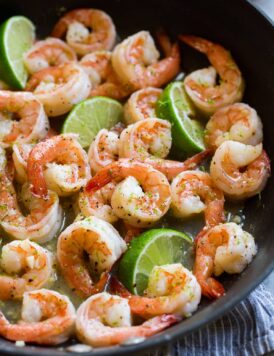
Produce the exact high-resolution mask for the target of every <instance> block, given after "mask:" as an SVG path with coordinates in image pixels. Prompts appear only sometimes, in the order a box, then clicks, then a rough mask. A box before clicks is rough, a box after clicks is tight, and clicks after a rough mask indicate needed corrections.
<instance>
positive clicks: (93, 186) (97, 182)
mask: <svg viewBox="0 0 274 356" xmlns="http://www.w3.org/2000/svg"><path fill="white" fill-rule="evenodd" d="M110 166H111V164H110ZM107 167H108V166H107ZM107 167H106V168H107ZM112 179H113V170H112V169H111V167H110V168H109V169H103V170H101V171H100V172H98V173H97V174H96V175H95V176H94V177H92V178H91V179H90V181H89V182H88V183H87V186H86V192H88V193H92V192H93V193H94V192H96V191H97V190H99V189H101V188H103V187H104V186H105V185H107V184H108V183H110V182H111V180H112Z"/></svg>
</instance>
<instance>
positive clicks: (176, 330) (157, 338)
mask: <svg viewBox="0 0 274 356" xmlns="http://www.w3.org/2000/svg"><path fill="white" fill-rule="evenodd" d="M238 1H239V2H240V3H241V4H242V5H243V6H247V7H248V8H249V11H253V12H254V13H256V14H257V15H258V16H260V17H261V19H262V20H263V21H264V24H265V26H268V27H269V31H272V32H273V36H274V20H272V19H271V18H270V17H269V16H268V14H267V13H266V12H264V11H263V10H262V9H261V8H260V7H259V6H258V5H257V4H256V3H253V2H251V0H238ZM273 270H274V259H273V261H272V262H271V263H270V264H269V265H268V267H267V268H266V269H265V270H264V271H263V272H262V273H261V275H260V276H258V277H257V278H255V279H254V281H253V282H251V283H250V284H249V285H248V286H247V287H245V288H244V289H243V290H241V291H240V292H238V294H237V295H234V296H233V298H231V299H230V300H228V301H227V302H226V303H225V304H224V305H222V307H221V308H219V305H221V304H222V299H223V298H220V299H218V300H216V301H215V302H214V306H216V308H213V309H212V310H211V314H210V316H207V317H206V319H205V318H204V319H203V314H204V313H205V310H201V311H200V312H199V315H200V318H199V319H198V320H194V322H192V323H191V325H190V327H188V326H185V324H186V322H187V321H188V320H191V319H192V318H190V319H185V320H184V322H180V323H178V324H176V325H174V326H172V327H170V328H168V329H166V330H164V331H163V332H161V333H159V334H156V335H154V336H151V337H149V338H147V339H146V340H145V341H144V342H141V343H139V344H135V345H127V346H120V345H117V346H113V347H108V348H98V349H95V348H94V349H93V350H92V351H89V352H84V353H79V352H68V351H66V350H65V349H63V348H62V346H61V347H58V346H56V347H52V348H44V349H43V348H42V347H41V346H27V348H26V347H22V348H20V347H17V346H15V343H12V342H10V343H9V341H8V340H5V339H4V338H0V342H1V340H4V341H6V342H7V343H8V344H5V345H1V344H0V355H35V356H37V353H39V354H41V356H54V355H56V356H59V355H60V356H62V355H78V356H79V355H80V354H83V355H99V356H101V355H110V356H111V355H128V354H136V353H137V352H138V353H139V352H141V351H145V350H146V351H153V350H154V349H155V348H157V347H158V348H159V346H169V344H170V343H171V342H173V341H175V340H177V339H179V338H180V337H181V338H182V337H185V336H187V335H189V334H191V333H192V332H195V331H197V330H198V329H201V328H203V327H205V326H206V325H210V324H212V323H213V322H214V321H215V320H217V319H220V318H221V317H222V316H224V315H225V314H226V313H228V312H229V311H230V310H232V308H233V307H235V306H236V305H237V304H239V303H240V302H241V301H242V300H244V299H245V298H246V297H247V296H248V295H249V294H250V293H251V292H252V291H253V290H254V289H255V288H256V287H257V286H258V285H259V284H261V283H262V282H263V281H264V280H265V279H266V277H267V276H268V275H269V274H270V273H271V272H272V271H273ZM206 309H207V308H206ZM207 313H208V311H207V312H206V314H207ZM184 329H185V330H184ZM3 346H4V347H5V348H6V349H3V348H2V347H3ZM7 348H8V349H7ZM149 349H150V350H149Z"/></svg>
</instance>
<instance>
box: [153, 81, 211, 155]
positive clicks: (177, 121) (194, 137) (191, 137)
mask: <svg viewBox="0 0 274 356" xmlns="http://www.w3.org/2000/svg"><path fill="white" fill-rule="evenodd" d="M156 113H157V117H160V118H161V119H165V120H168V121H170V122H171V124H172V139H173V142H174V145H175V146H176V147H177V148H178V149H180V150H182V151H183V152H185V153H186V154H193V153H197V152H200V151H203V150H204V149H205V145H204V140H203V136H204V130H203V127H202V125H201V124H200V123H199V122H198V121H197V120H194V119H193V117H195V110H194V107H193V105H192V103H191V102H190V99H189V98H188V97H187V94H186V92H185V90H184V85H183V83H182V82H174V83H171V84H169V85H168V86H167V87H166V88H165V89H164V91H163V93H162V95H161V97H160V99H159V100H158V102H157V106H156Z"/></svg>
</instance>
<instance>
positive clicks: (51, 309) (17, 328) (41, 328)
mask: <svg viewBox="0 0 274 356" xmlns="http://www.w3.org/2000/svg"><path fill="white" fill-rule="evenodd" d="M75 316H76V312H75V309H74V306H73V304H72V303H71V301H70V300H69V298H68V297H67V296H65V295H62V294H60V293H58V292H55V291H53V290H48V289H40V290H38V291H32V292H25V293H24V296H23V306H22V311H21V320H20V321H19V322H18V323H17V324H11V323H10V322H9V321H8V320H7V319H6V318H5V316H4V314H3V313H2V312H0V335H1V336H3V337H4V338H6V339H8V340H11V341H17V340H22V341H26V342H32V343H35V344H41V345H57V344H61V343H63V342H65V341H66V340H68V339H69V337H70V336H71V335H72V333H73V331H74V324H75Z"/></svg>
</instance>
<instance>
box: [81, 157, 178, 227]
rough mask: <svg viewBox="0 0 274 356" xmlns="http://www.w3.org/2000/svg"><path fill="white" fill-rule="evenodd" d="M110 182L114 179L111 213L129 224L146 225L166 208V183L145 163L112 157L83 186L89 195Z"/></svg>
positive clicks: (167, 186)
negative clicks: (116, 159) (107, 163)
mask: <svg viewBox="0 0 274 356" xmlns="http://www.w3.org/2000/svg"><path fill="white" fill-rule="evenodd" d="M110 182H115V183H118V184H117V186H116V188H115V190H114V192H113V194H112V197H111V206H112V209H113V211H114V214H115V215H117V216H118V217H119V218H121V219H123V220H124V221H125V222H127V223H129V224H130V225H132V226H137V227H147V226H149V225H151V224H152V223H154V222H156V221H158V220H159V219H160V218H161V217H162V216H164V214H165V213H166V212H167V211H168V209H169V206H170V202H171V197H170V186H169V183H168V181H167V179H166V177H165V176H164V175H163V174H162V173H161V172H159V171H157V170H156V169H154V168H153V167H151V166H149V165H147V164H144V163H139V162H134V161H132V160H129V159H121V160H119V161H116V162H114V163H112V164H110V165H108V166H107V167H105V168H103V169H102V170H101V171H99V172H98V173H97V174H96V175H95V176H94V177H93V178H92V179H91V180H90V181H89V183H88V184H87V187H86V190H87V192H89V194H91V195H92V194H94V193H95V192H96V191H97V190H98V189H100V188H102V187H104V186H105V185H106V184H108V183H110Z"/></svg>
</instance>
